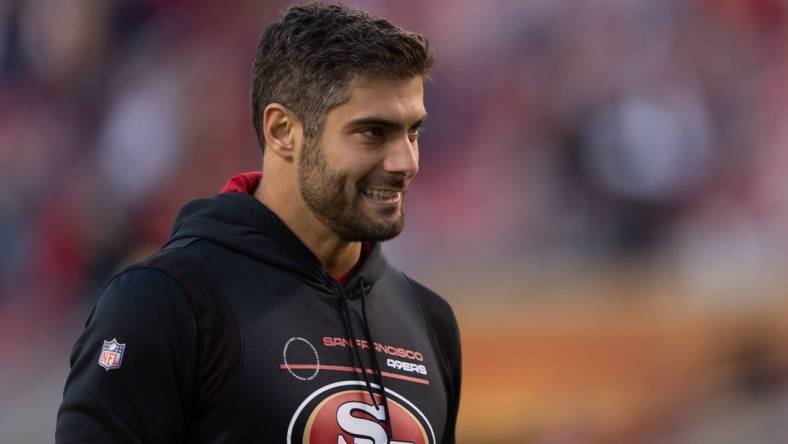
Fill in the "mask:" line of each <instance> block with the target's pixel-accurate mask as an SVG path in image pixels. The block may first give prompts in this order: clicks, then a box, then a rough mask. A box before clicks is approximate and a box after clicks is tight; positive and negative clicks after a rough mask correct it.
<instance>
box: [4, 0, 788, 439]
mask: <svg viewBox="0 0 788 444" xmlns="http://www.w3.org/2000/svg"><path fill="white" fill-rule="evenodd" d="M348 4H350V5H355V6H360V7H362V8H364V9H367V10H369V11H370V12H372V13H375V14H379V15H383V16H386V17H389V18H390V19H392V21H394V22H395V23H397V24H400V25H403V26H405V27H407V28H410V29H414V30H418V31H421V32H424V33H425V34H426V35H428V37H429V38H430V40H431V42H432V43H433V45H434V46H435V47H436V49H437V52H438V56H439V66H438V68H437V71H436V73H435V79H434V81H433V82H432V83H431V84H430V85H429V86H428V89H427V96H426V102H427V107H428V110H429V111H430V113H431V118H430V121H429V123H428V128H427V131H426V133H425V134H424V136H423V139H422V169H421V174H420V176H419V178H418V180H417V181H416V182H415V184H414V187H413V189H412V192H411V193H410V195H409V201H408V205H407V210H408V228H407V229H406V230H405V234H404V235H403V236H402V237H401V238H400V239H398V240H396V241H393V242H391V243H390V244H388V245H387V246H386V249H387V251H388V254H389V255H390V256H391V257H392V260H393V261H394V262H395V263H397V264H400V265H401V266H402V268H403V269H405V270H406V271H408V272H410V273H411V274H413V275H414V276H416V277H418V278H420V279H421V280H423V281H425V282H427V283H429V284H430V285H431V286H432V287H434V288H435V289H437V290H438V291H440V292H441V293H442V294H444V295H445V296H446V297H447V298H448V299H449V300H450V301H451V303H452V304H453V305H454V306H455V308H456V311H457V314H458V317H459V320H460V322H461V327H462V333H463V339H464V347H465V348H464V351H465V381H464V393H463V400H462V401H463V402H462V409H461V418H460V425H459V435H460V438H461V439H460V442H461V443H466V444H467V443H475V442H485V443H535V444H547V443H551V444H557V443H562V444H563V443H594V444H596V443H653V444H661V443H665V444H668V443H671V444H672V443H677V444H682V443H693V444H705V443H710V444H711V443H742V442H747V443H749V444H760V443H785V442H788V425H787V424H788V348H786V347H785V343H786V339H788V298H786V289H787V288H788V277H787V273H786V271H788V269H787V268H786V255H787V253H786V252H787V251H788V249H787V248H786V247H788V179H786V173H785V172H786V171H788V33H787V32H786V20H787V19H788V15H787V14H788V5H786V2H784V1H782V0H661V1H649V0H599V1H594V2H588V1H575V0H529V1H514V0H495V1H489V2H486V1H481V0H474V1H471V0H454V1H438V0H430V1H424V0H420V1H414V0H405V1H395V0H390V1H383V0H378V1H369V2H366V1H359V2H349V3H348ZM285 6H286V4H285V3H283V2H273V1H266V2H263V1H234V2H224V1H219V0H199V1H196V0H137V1H133V0H111V1H110V0H80V1H73V0H21V1H20V0H6V1H3V2H0V246H1V247H0V442H3V443H34V442H46V441H51V440H52V435H53V430H54V421H55V414H56V409H57V406H58V403H59V400H60V396H61V393H62V386H63V381H64V377H65V374H66V372H67V362H68V355H69V352H70V348H71V345H72V344H73V342H74V340H75V338H76V335H77V333H78V331H79V330H80V327H81V324H82V322H83V321H84V319H85V317H86V315H87V313H88V311H89V309H90V307H91V305H92V303H93V302H94V301H95V296H96V291H97V289H98V288H99V287H100V286H101V285H102V283H103V282H105V281H106V279H107V277H108V276H109V275H110V274H111V273H112V272H113V271H114V270H117V269H118V268H120V267H122V266H123V265H124V264H127V263H129V262H130V261H132V260H134V259H136V258H139V257H141V256H142V255H145V254H146V253H148V252H150V251H153V250H155V249H156V248H157V246H159V245H160V244H161V242H162V240H163V239H164V238H165V237H166V235H167V233H168V231H169V228H170V223H171V221H172V218H173V217H174V215H175V213H176V211H177V208H178V207H179V205H181V204H182V203H183V202H185V201H186V200H188V199H190V198H192V197H196V196H201V195H207V194H213V193H215V192H216V191H217V190H218V188H219V187H220V186H221V185H222V184H223V183H224V181H225V180H226V179H227V178H228V177H229V176H231V175H232V174H233V173H235V172H237V171H241V170H252V169H256V168H258V150H257V147H256V144H255V142H254V137H253V130H252V126H251V124H250V118H249V105H248V98H247V91H248V84H249V71H250V64H251V60H252V57H253V53H254V44H255V40H256V37H257V35H258V34H259V32H260V31H261V29H262V27H263V26H264V24H266V23H268V22H269V21H270V20H272V18H273V17H275V16H276V14H277V13H279V12H280V11H281V10H283V8H284V7H285Z"/></svg>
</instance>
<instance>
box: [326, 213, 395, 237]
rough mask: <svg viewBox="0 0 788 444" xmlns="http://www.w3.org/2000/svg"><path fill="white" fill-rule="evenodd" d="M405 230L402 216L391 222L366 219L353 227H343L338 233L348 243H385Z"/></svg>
mask: <svg viewBox="0 0 788 444" xmlns="http://www.w3.org/2000/svg"><path fill="white" fill-rule="evenodd" d="M404 228H405V220H404V219H403V218H402V216H397V218H396V219H393V220H389V221H381V220H372V219H366V220H364V221H358V220H357V221H356V223H354V224H353V226H352V227H343V229H341V230H337V233H338V234H339V235H340V237H342V238H343V239H345V240H348V241H354V242H356V241H372V242H383V241H387V240H389V239H393V238H395V237H397V236H399V234H400V233H402V230H403V229H404Z"/></svg>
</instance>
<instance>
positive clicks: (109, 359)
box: [98, 338, 126, 371]
mask: <svg viewBox="0 0 788 444" xmlns="http://www.w3.org/2000/svg"><path fill="white" fill-rule="evenodd" d="M125 349H126V344H121V343H120V342H118V341H117V339H115V338H112V340H111V341H104V344H102V346H101V354H100V355H99V359H98V365H100V366H102V367H104V370H107V371H110V370H112V369H115V368H118V367H120V363H121V362H122V361H123V350H125Z"/></svg>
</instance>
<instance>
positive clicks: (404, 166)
mask: <svg viewBox="0 0 788 444" xmlns="http://www.w3.org/2000/svg"><path fill="white" fill-rule="evenodd" d="M383 169H384V170H386V171H387V172H389V173H395V174H402V175H404V176H405V178H407V179H410V178H412V177H414V176H415V175H416V174H417V173H418V172H419V148H418V142H417V141H415V140H414V141H412V140H410V137H408V136H407V135H406V136H404V137H402V138H398V139H397V140H394V141H392V142H391V144H390V145H389V146H388V147H387V149H386V158H385V159H384V160H383Z"/></svg>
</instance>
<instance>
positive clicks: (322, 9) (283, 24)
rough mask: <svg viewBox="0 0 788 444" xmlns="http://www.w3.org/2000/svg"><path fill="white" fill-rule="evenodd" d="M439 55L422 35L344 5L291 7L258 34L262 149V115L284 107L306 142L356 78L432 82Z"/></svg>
mask: <svg viewBox="0 0 788 444" xmlns="http://www.w3.org/2000/svg"><path fill="white" fill-rule="evenodd" d="M434 60H435V57H434V52H433V50H432V48H431V47H430V46H429V43H428V42H427V39H426V38H425V37H424V36H422V35H421V34H418V33H414V32H410V31H406V30H404V29H402V28H399V27H397V26H395V25H393V24H391V23H390V22H389V21H388V20H386V19H382V18H377V17H373V16H371V15H369V14H367V13H366V12H363V11H358V10H354V9H350V8H347V7H345V6H340V5H328V4H324V3H317V2H314V3H309V4H307V5H303V6H294V7H291V8H290V9H288V10H287V11H286V12H285V14H284V15H283V17H282V18H281V20H279V21H278V22H275V23H273V24H271V25H270V26H268V28H266V30H265V31H264V32H263V33H262V35H261V36H260V39H259V41H258V44H257V54H256V56H255V60H254V66H253V76H252V91H251V96H252V97H251V98H252V120H253V123H254V128H255V131H256V132H257V139H258V141H259V143H260V147H261V148H262V149H263V150H264V149H265V136H264V134H263V129H262V113H263V110H264V109H265V107H266V106H268V104H270V103H281V104H282V105H284V106H286V107H288V108H289V109H290V110H292V111H293V112H294V113H295V114H296V116H298V118H299V119H300V120H301V123H302V125H303V128H304V135H305V137H307V138H315V137H317V136H319V135H320V134H321V132H322V129H323V124H324V122H325V116H326V113H327V112H328V111H330V110H331V109H332V108H334V107H335V106H338V105H340V104H342V103H343V102H345V101H347V100H348V99H349V97H348V91H347V86H348V84H349V82H350V81H351V80H352V79H353V78H355V77H359V78H370V77H389V78H410V77H414V76H422V77H424V78H425V79H427V78H429V75H430V73H431V71H432V67H433V64H434Z"/></svg>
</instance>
